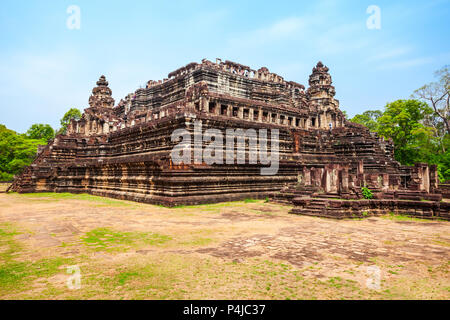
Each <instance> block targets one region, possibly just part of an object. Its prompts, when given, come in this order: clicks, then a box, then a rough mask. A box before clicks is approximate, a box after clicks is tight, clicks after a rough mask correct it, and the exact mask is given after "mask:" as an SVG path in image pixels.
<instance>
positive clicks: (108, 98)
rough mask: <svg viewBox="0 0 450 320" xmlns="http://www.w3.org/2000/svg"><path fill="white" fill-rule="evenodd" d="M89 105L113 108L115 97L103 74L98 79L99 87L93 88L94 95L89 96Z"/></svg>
mask: <svg viewBox="0 0 450 320" xmlns="http://www.w3.org/2000/svg"><path fill="white" fill-rule="evenodd" d="M89 106H90V107H91V108H113V107H114V99H113V98H112V91H111V89H110V88H109V87H108V81H106V78H105V76H101V77H100V79H99V80H98V81H97V87H95V88H94V89H92V95H91V96H90V97H89Z"/></svg>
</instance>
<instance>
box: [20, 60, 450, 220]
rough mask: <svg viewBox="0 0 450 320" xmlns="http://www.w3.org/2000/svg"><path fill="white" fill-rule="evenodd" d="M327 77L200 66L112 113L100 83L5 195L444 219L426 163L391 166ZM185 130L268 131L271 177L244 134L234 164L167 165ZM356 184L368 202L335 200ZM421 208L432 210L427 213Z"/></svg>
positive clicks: (352, 192)
mask: <svg viewBox="0 0 450 320" xmlns="http://www.w3.org/2000/svg"><path fill="white" fill-rule="evenodd" d="M328 71H329V70H328V68H327V67H326V66H324V65H323V64H322V63H321V62H319V63H318V64H317V65H316V67H314V68H313V71H312V74H311V76H310V78H309V88H308V89H307V90H306V91H305V87H304V86H303V85H301V84H298V83H295V82H292V81H285V80H284V79H283V78H282V77H281V76H279V75H277V74H274V73H271V72H270V71H269V70H268V69H267V68H265V67H263V68H260V69H258V70H253V69H251V68H250V67H247V66H243V65H241V64H237V63H234V62H230V61H225V62H222V61H221V60H220V59H218V60H217V61H216V62H215V63H213V62H211V61H208V60H203V61H202V62H201V63H190V64H188V65H186V66H185V67H182V68H180V69H178V70H176V71H174V72H171V73H170V74H169V75H168V79H164V80H163V81H148V83H147V85H146V87H145V88H140V89H138V90H136V91H135V92H134V93H130V94H129V95H127V96H126V97H125V98H124V99H122V100H121V101H120V102H119V103H118V104H117V106H114V99H113V98H112V96H111V95H112V91H111V89H110V88H109V87H108V85H109V84H108V82H107V81H106V78H105V77H104V76H102V77H100V79H99V81H98V82H97V87H95V88H94V89H93V90H92V95H91V97H90V98H89V106H90V107H89V108H87V109H86V110H85V111H84V114H83V116H82V118H81V119H80V120H79V121H74V120H73V121H72V122H71V123H70V125H69V127H68V133H67V135H59V136H57V137H56V138H55V139H54V140H53V141H51V142H50V143H49V144H48V145H47V146H46V147H45V148H42V149H41V150H40V152H39V154H38V155H37V157H36V159H35V160H34V162H33V164H32V165H31V166H30V167H28V168H26V169H25V170H24V171H23V173H22V174H21V175H20V176H19V177H17V178H16V180H15V182H14V184H13V186H12V189H13V190H16V191H18V192H40V191H54V192H73V193H91V194H95V195H102V196H108V197H114V198H120V199H129V200H134V201H141V202H148V203H158V204H164V205H170V206H172V205H179V204H197V203H208V202H218V201H228V200H238V199H243V198H249V197H251V198H263V197H267V196H272V197H273V198H274V199H275V200H277V201H285V202H291V201H292V200H293V199H295V200H294V204H296V205H297V207H296V209H294V210H293V212H294V213H302V214H313V215H314V214H315V215H323V216H333V217H347V216H349V215H350V216H351V214H353V213H355V212H356V213H357V215H361V214H362V210H366V209H368V208H371V209H373V210H385V208H394V209H395V210H398V211H402V210H403V211H405V210H406V211H408V210H409V209H408V208H413V206H414V205H417V208H420V209H418V210H419V211H420V212H419V213H420V214H421V215H424V216H428V215H431V216H432V217H435V216H440V217H445V216H448V207H447V206H446V204H443V205H441V204H439V201H440V200H441V199H442V195H441V192H440V191H439V189H438V184H437V183H438V179H437V172H436V167H435V166H428V165H426V164H416V165H415V166H413V167H406V166H401V165H400V164H399V163H398V162H396V161H395V160H394V157H393V155H394V153H393V152H394V146H393V144H392V142H391V141H385V140H384V139H383V138H381V137H378V136H377V134H376V133H372V132H370V131H369V130H368V129H367V128H365V127H363V126H361V125H358V124H355V123H351V122H349V121H346V120H345V117H344V115H343V113H342V112H341V111H340V110H339V101H338V100H336V99H335V98H334V96H335V88H334V87H333V86H332V80H331V76H330V74H329V72H328ZM195 123H201V130H202V133H205V131H206V130H208V129H219V130H220V131H221V132H224V133H225V131H226V130H227V129H237V128H241V129H244V130H247V129H255V130H258V129H268V130H269V131H270V130H273V129H278V130H279V170H278V173H277V174H276V175H261V171H260V169H261V168H262V167H266V166H267V165H264V164H262V163H261V162H260V161H259V160H258V162H257V163H256V164H249V161H248V159H249V157H250V156H251V155H252V153H254V152H255V150H254V149H252V147H251V143H250V139H249V138H248V137H244V138H245V139H246V140H245V147H244V148H245V159H246V162H245V163H244V164H238V163H233V164H225V163H224V164H207V163H208V162H207V161H205V159H203V160H204V161H203V162H200V163H195V162H192V163H187V164H186V163H185V164H181V165H175V164H174V163H173V161H172V158H171V151H172V149H173V147H174V146H175V145H176V144H177V142H175V141H172V139H171V135H172V133H173V132H174V131H175V130H177V129H185V130H187V132H189V133H190V134H191V137H194V138H193V139H191V142H190V145H191V146H192V147H194V146H195V144H196V142H195V141H196V140H195V136H196V135H198V134H199V133H198V132H196V131H195ZM260 143H261V137H258V141H257V144H258V145H259V146H260ZM197 145H198V144H197ZM205 147H206V143H205V142H203V143H202V148H205ZM224 149H225V146H224ZM269 149H270V147H269ZM224 151H225V150H224ZM363 186H367V187H368V188H370V189H371V190H372V192H373V194H374V200H371V201H366V202H364V201H362V200H360V201H358V202H354V201H343V200H342V199H346V200H349V199H354V200H356V199H361V198H362V193H361V187H363ZM280 191H281V192H280ZM299 197H304V198H301V200H299V199H298V198H299ZM305 197H306V198H305ZM305 199H308V200H305ZM318 199H319V200H318ZM338 199H341V200H338ZM385 199H391V200H385ZM400 200H401V201H400ZM407 200H409V202H408V203H407V204H406V205H405V204H404V203H406V202H405V201H407ZM421 200H430V201H432V203H435V204H436V205H435V206H434V207H430V208H428V207H427V204H428V202H424V201H421ZM323 201H325V202H323ZM386 201H388V202H386ZM389 201H393V203H391V202H389ZM349 203H351V205H350V206H349V205H348V204H349ZM324 204H326V206H327V207H326V210H324V209H323V208H321V206H323V205H324ZM418 204H420V205H418ZM404 207H405V208H406V209H403V208H404ZM401 208H402V209H401ZM443 210H444V211H445V210H447V211H446V212H444V211H443ZM416 211H417V210H416ZM419 213H418V214H419Z"/></svg>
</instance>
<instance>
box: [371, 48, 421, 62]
mask: <svg viewBox="0 0 450 320" xmlns="http://www.w3.org/2000/svg"><path fill="white" fill-rule="evenodd" d="M379 51H380V52H379V53H377V54H375V55H372V56H370V57H369V58H368V59H367V60H366V62H374V61H381V60H388V59H392V58H397V57H399V56H403V55H406V54H408V53H410V52H411V51H412V49H411V48H409V47H398V48H393V49H386V48H383V49H381V50H379Z"/></svg>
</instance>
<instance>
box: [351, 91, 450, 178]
mask: <svg viewBox="0 0 450 320" xmlns="http://www.w3.org/2000/svg"><path fill="white" fill-rule="evenodd" d="M433 114H434V110H433V109H432V108H431V107H430V106H428V104H427V103H425V102H423V101H419V100H414V99H410V100H397V101H394V102H391V103H388V104H387V105H386V106H385V108H384V111H380V110H374V111H371V110H369V111H366V112H364V113H363V114H360V115H356V116H355V117H354V118H353V119H352V120H351V121H353V122H357V123H360V124H363V125H365V126H367V127H368V128H369V129H370V130H371V131H374V132H377V133H378V134H379V135H380V136H383V137H384V138H386V139H392V140H393V142H394V145H395V159H396V160H397V161H399V162H400V163H401V164H403V165H413V164H414V163H417V162H426V163H429V164H436V165H438V173H439V177H440V179H441V180H442V181H444V180H450V153H449V151H448V150H449V146H450V135H448V134H447V135H445V137H444V138H441V137H439V133H438V131H437V129H436V128H435V127H434V126H432V125H430V124H429V122H428V120H429V119H430V117H431V116H433Z"/></svg>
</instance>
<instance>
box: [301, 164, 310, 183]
mask: <svg viewBox="0 0 450 320" xmlns="http://www.w3.org/2000/svg"><path fill="white" fill-rule="evenodd" d="M303 181H304V182H305V186H310V185H311V170H310V169H309V168H307V167H303Z"/></svg>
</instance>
